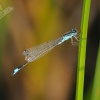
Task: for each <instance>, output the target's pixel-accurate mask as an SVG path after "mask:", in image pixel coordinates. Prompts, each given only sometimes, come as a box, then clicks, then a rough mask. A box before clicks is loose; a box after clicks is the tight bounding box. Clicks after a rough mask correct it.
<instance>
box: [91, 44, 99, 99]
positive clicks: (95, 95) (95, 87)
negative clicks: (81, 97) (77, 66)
mask: <svg viewBox="0 0 100 100" xmlns="http://www.w3.org/2000/svg"><path fill="white" fill-rule="evenodd" d="M91 100H100V45H99V50H98V57H97V63H96V70H95V76H94V83H93V90H92V98H91Z"/></svg>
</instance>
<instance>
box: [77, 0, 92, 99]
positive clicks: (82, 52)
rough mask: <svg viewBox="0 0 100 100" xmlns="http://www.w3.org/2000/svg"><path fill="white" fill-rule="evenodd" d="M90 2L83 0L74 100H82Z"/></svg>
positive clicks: (89, 0)
mask: <svg viewBox="0 0 100 100" xmlns="http://www.w3.org/2000/svg"><path fill="white" fill-rule="evenodd" d="M90 4H91V0H84V3H83V13H82V21H81V34H80V42H79V54H78V68H77V84H76V100H83V90H84V73H85V57H86V42H87V30H88V21H89V12H90Z"/></svg>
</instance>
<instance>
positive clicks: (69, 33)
mask: <svg viewBox="0 0 100 100" xmlns="http://www.w3.org/2000/svg"><path fill="white" fill-rule="evenodd" d="M76 35H77V30H76V29H75V28H72V30H71V31H70V32H67V33H65V34H64V35H63V36H64V37H67V36H76Z"/></svg>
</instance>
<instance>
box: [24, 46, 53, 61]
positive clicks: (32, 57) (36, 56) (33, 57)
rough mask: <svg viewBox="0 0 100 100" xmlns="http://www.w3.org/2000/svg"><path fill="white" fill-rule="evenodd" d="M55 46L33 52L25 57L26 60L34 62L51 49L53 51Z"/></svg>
mask: <svg viewBox="0 0 100 100" xmlns="http://www.w3.org/2000/svg"><path fill="white" fill-rule="evenodd" d="M54 47H55V46H52V47H50V48H46V49H44V50H42V51H40V52H35V53H32V54H31V55H28V56H26V57H25V60H26V61H27V62H32V61H34V60H37V59H39V58H40V57H42V56H44V55H45V54H47V53H48V52H49V51H51V50H52V49H53V48H54Z"/></svg>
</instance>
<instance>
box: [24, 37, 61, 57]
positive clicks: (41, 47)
mask: <svg viewBox="0 0 100 100" xmlns="http://www.w3.org/2000/svg"><path fill="white" fill-rule="evenodd" d="M61 40H62V37H61V38H58V39H56V40H52V41H50V42H46V43H43V44H40V45H38V46H36V47H32V48H29V49H26V50H25V51H24V52H23V55H24V56H31V55H35V54H40V53H43V52H44V51H48V50H49V49H51V48H53V47H55V46H56V45H58V43H59V42H61Z"/></svg>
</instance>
